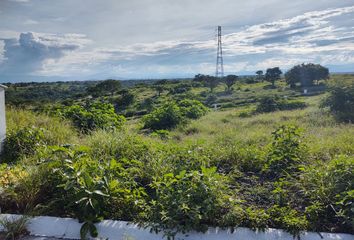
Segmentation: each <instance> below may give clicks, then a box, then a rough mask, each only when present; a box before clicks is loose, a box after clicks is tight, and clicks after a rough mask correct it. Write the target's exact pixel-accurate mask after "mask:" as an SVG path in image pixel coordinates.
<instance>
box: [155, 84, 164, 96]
mask: <svg viewBox="0 0 354 240" xmlns="http://www.w3.org/2000/svg"><path fill="white" fill-rule="evenodd" d="M155 90H156V92H157V95H158V96H159V97H160V95H161V93H162V92H163V91H164V90H165V88H164V86H161V85H156V86H155Z"/></svg>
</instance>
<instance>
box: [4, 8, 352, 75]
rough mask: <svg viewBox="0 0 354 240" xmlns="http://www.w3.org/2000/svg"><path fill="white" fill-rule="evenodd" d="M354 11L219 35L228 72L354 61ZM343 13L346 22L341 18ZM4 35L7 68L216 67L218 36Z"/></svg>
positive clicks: (100, 71) (188, 70)
mask: <svg viewBox="0 0 354 240" xmlns="http://www.w3.org/2000/svg"><path fill="white" fill-rule="evenodd" d="M353 13H354V6H349V7H343V8H335V9H328V10H323V11H313V12H307V13H304V14H302V15H299V16H296V17H293V18H288V19H282V20H279V21H273V22H269V23H264V24H257V25H253V26H248V27H245V28H243V29H241V30H240V31H238V32H234V33H231V34H226V35H224V36H223V47H224V55H225V61H224V62H225V71H226V72H232V73H235V72H236V71H237V72H254V71H255V70H259V69H266V68H268V67H273V66H279V67H281V68H285V69H286V68H289V67H291V66H293V65H295V64H298V63H301V62H316V63H321V64H325V65H341V64H350V63H353V64H354V57H353V56H354V31H353V29H354V28H353V27H352V26H353V24H354V19H353V18H352V16H353ZM340 18H344V19H345V20H346V21H339V20H340ZM338 19H339V20H338ZM16 34H17V36H18V34H19V33H16ZM13 35H14V32H11V31H7V32H6V31H2V32H1V31H0V36H13ZM1 39H5V46H4V48H5V52H4V53H3V55H4V57H5V60H3V64H2V65H3V66H4V65H5V66H6V65H7V71H8V72H11V71H12V72H15V70H16V71H19V70H20V71H22V72H23V73H24V74H38V75H41V76H58V75H60V76H67V77H70V76H81V77H82V78H90V77H91V76H120V77H144V76H146V77H153V76H155V77H156V76H168V75H170V76H179V75H183V74H184V75H192V74H195V73H198V72H203V73H207V74H213V73H214V71H215V66H214V60H215V51H216V49H215V48H216V42H215V40H210V39H206V40H204V41H185V40H174V41H158V42H153V43H141V44H131V45H128V46H116V47H112V48H103V47H96V48H89V47H87V46H88V45H90V44H91V43H93V42H92V41H91V40H89V39H88V38H87V37H86V36H85V35H80V34H64V35H56V34H45V33H22V34H21V35H20V38H19V40H13V39H12V40H11V39H8V38H4V37H2V38H1V37H0V40H1ZM90 46H92V45H90ZM0 49H1V45H0ZM0 55H1V51H0ZM9 66H10V67H9ZM11 66H12V67H11ZM18 66H20V67H18ZM23 66H24V67H23ZM0 68H1V65H0ZM2 69H6V68H4V67H2ZM10 70H11V71H10Z"/></svg>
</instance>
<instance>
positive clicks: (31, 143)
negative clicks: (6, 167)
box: [1, 127, 45, 163]
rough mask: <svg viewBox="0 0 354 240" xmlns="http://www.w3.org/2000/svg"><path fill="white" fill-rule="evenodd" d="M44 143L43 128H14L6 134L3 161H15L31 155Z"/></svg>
mask: <svg viewBox="0 0 354 240" xmlns="http://www.w3.org/2000/svg"><path fill="white" fill-rule="evenodd" d="M44 143H45V142H44V134H43V129H40V128H35V127H24V128H20V129H14V130H12V131H10V132H9V133H8V134H7V135H6V141H5V144H4V151H3V153H2V156H1V159H3V160H2V162H11V163H14V162H16V161H17V160H19V159H20V158H21V157H23V156H30V155H32V154H34V153H35V152H36V150H37V148H38V147H39V146H41V145H43V144H44Z"/></svg>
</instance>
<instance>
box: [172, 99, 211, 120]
mask: <svg viewBox="0 0 354 240" xmlns="http://www.w3.org/2000/svg"><path fill="white" fill-rule="evenodd" d="M178 106H179V107H180V109H181V112H182V115H183V116H184V117H186V118H190V119H198V118H201V117H202V116H204V115H205V114H206V113H207V112H208V111H209V109H208V108H207V107H206V106H204V105H203V104H202V103H201V102H199V101H198V100H188V99H184V100H182V101H180V102H178Z"/></svg>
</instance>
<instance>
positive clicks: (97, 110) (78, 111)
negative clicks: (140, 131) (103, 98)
mask: <svg viewBox="0 0 354 240" xmlns="http://www.w3.org/2000/svg"><path fill="white" fill-rule="evenodd" d="M57 114H58V115H60V116H63V117H65V118H67V119H70V120H71V121H72V122H73V123H74V126H75V127H77V128H78V129H79V130H80V131H82V132H86V133H87V132H89V131H92V130H95V129H106V130H110V129H111V130H112V129H117V128H118V129H119V128H121V127H122V125H123V124H124V122H125V121H126V120H125V118H124V117H123V116H120V115H117V114H116V113H115V110H114V106H113V105H112V104H110V103H104V102H93V103H86V104H85V105H83V106H82V105H72V106H70V107H64V108H63V109H61V110H58V113H57Z"/></svg>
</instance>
